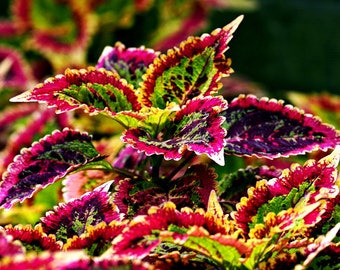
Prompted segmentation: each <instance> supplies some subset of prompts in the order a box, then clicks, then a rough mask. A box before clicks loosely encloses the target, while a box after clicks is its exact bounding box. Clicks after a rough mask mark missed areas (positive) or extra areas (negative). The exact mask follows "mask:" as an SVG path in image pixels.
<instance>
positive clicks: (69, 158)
mask: <svg viewBox="0 0 340 270" xmlns="http://www.w3.org/2000/svg"><path fill="white" fill-rule="evenodd" d="M80 168H84V169H85V168H87V169H90V168H92V169H94V168H98V169H109V168H110V164H109V163H108V162H106V161H105V160H103V157H102V156H100V155H99V153H98V152H97V150H96V149H95V148H94V146H93V145H92V143H91V137H90V136H89V135H88V134H86V133H80V132H78V131H73V130H70V129H67V128H65V129H64V130H63V131H56V132H54V133H53V134H51V135H48V136H46V137H44V138H43V139H41V140H40V141H39V142H37V143H33V145H32V147H31V148H29V149H25V150H23V151H22V152H21V154H20V155H18V156H16V158H15V159H14V161H13V163H11V164H10V165H9V167H8V170H7V172H5V174H4V176H3V180H2V182H1V186H0V206H1V207H5V208H10V207H11V206H12V205H13V204H15V203H17V202H22V201H23V200H25V199H26V198H29V197H32V196H33V194H34V193H35V192H36V191H38V190H39V189H41V188H44V187H46V186H48V185H50V184H52V183H54V182H55V181H57V180H59V179H61V178H63V177H64V176H65V175H66V174H68V173H70V172H72V171H75V170H77V169H80Z"/></svg>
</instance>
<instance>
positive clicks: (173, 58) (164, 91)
mask: <svg viewBox="0 0 340 270" xmlns="http://www.w3.org/2000/svg"><path fill="white" fill-rule="evenodd" d="M241 21H242V16H240V17H238V18H237V19H236V20H234V21H233V22H231V23H230V24H228V25H227V26H225V27H224V28H222V29H216V30H215V31H213V32H212V33H211V34H210V35H208V34H205V35H202V36H201V37H189V38H188V39H187V40H186V41H184V42H182V43H181V45H180V47H179V48H177V47H175V48H174V49H171V50H169V51H168V52H167V54H166V55H160V56H159V57H158V58H156V59H155V61H154V62H153V64H152V65H151V66H150V68H149V69H148V70H147V73H146V75H145V77H144V81H143V83H142V86H141V94H142V102H143V104H145V105H146V106H148V107H151V106H154V107H157V108H161V109H164V108H166V106H168V104H169V103H172V102H174V103H176V104H179V105H184V104H185V103H186V102H187V101H188V100H190V99H192V98H194V97H196V96H199V95H210V94H212V93H214V92H216V91H217V90H218V89H219V88H220V85H219V83H218V82H219V80H220V79H221V77H222V76H225V75H227V74H229V73H231V72H232V69H231V68H230V64H231V61H230V59H226V57H225V56H224V52H225V51H226V50H227V48H228V47H227V44H228V42H229V41H230V39H231V38H232V34H233V32H234V31H235V30H236V28H237V27H238V25H239V24H240V22H241Z"/></svg>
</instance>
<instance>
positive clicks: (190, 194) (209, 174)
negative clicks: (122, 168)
mask: <svg viewBox="0 0 340 270" xmlns="http://www.w3.org/2000/svg"><path fill="white" fill-rule="evenodd" d="M215 179H216V174H215V173H214V171H213V169H211V168H208V167H207V166H205V165H202V164H196V165H193V166H191V167H190V168H189V169H188V170H187V171H186V172H185V173H184V175H183V176H181V177H179V178H175V179H173V180H171V181H169V184H168V186H169V187H168V188H167V189H166V190H165V189H162V188H160V187H159V186H156V185H154V184H152V183H149V182H147V183H145V182H143V181H141V180H140V179H138V178H136V179H129V178H126V179H123V180H120V181H119V183H118V184H117V186H116V193H115V194H114V203H115V204H116V205H117V206H118V207H119V210H120V211H121V212H122V213H126V214H127V215H129V216H135V215H142V214H146V213H147V211H148V209H149V208H150V207H151V206H154V205H162V204H163V203H164V202H166V201H171V202H173V203H175V204H176V206H177V207H178V208H182V207H191V208H192V209H197V208H200V207H206V206H207V205H208V198H209V195H210V191H211V190H212V189H214V188H215V186H216V181H215Z"/></svg>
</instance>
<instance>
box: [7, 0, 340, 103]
mask: <svg viewBox="0 0 340 270" xmlns="http://www.w3.org/2000/svg"><path fill="white" fill-rule="evenodd" d="M240 14H245V19H244V21H243V23H242V24H241V26H240V28H239V29H238V31H237V32H236V34H235V38H234V39H233V40H232V42H231V45H230V47H231V49H230V51H229V52H228V54H229V56H230V57H231V58H232V60H233V65H232V66H233V68H234V70H235V71H236V73H235V74H236V75H239V76H244V77H245V78H247V79H248V80H250V81H252V82H255V83H257V84H258V85H259V86H261V88H262V89H264V90H266V91H265V92H266V95H268V96H270V97H276V98H285V97H286V96H285V93H286V91H290V90H294V91H301V92H320V91H327V92H330V93H334V94H338V93H339V91H340V87H339V86H340V76H339V74H340V33H339V31H338V25H340V16H339V15H340V2H339V1H336V0H189V1H184V0H99V1H95V0H2V1H0V19H1V20H0V45H1V46H9V47H12V48H15V49H16V50H17V51H18V52H19V53H21V54H22V55H23V56H24V59H26V60H27V61H28V62H29V64H30V65H31V66H32V67H33V74H34V76H35V78H36V79H37V80H38V81H39V80H41V79H42V78H44V77H47V76H52V75H55V73H60V72H62V70H63V69H65V68H66V67H82V66H87V65H89V64H92V65H93V64H95V63H96V61H97V59H98V57H99V56H100V53H101V51H102V50H103V48H104V47H105V46H106V45H114V43H115V42H116V41H121V42H123V43H124V44H125V45H126V46H129V47H138V46H141V45H145V46H146V47H152V48H155V49H157V50H161V51H165V50H166V49H168V48H169V47H171V46H173V45H178V43H179V42H180V41H181V40H183V39H185V38H186V36H188V35H198V34H201V33H204V32H210V31H211V30H213V29H214V28H217V27H222V26H224V25H225V24H227V23H228V22H230V21H231V20H232V19H234V18H235V17H237V16H238V15H240ZM2 58H4V57H2ZM0 60H3V59H1V58H0ZM243 87H244V86H243ZM245 92H247V89H245Z"/></svg>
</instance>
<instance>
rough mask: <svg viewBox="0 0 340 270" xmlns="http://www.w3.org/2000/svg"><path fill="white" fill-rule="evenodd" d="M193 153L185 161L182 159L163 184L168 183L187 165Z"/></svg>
mask: <svg viewBox="0 0 340 270" xmlns="http://www.w3.org/2000/svg"><path fill="white" fill-rule="evenodd" d="M195 156H196V155H195V153H191V154H190V155H189V156H188V157H187V158H186V159H184V160H183V161H182V162H181V163H180V164H179V165H178V166H177V167H176V168H175V169H174V170H173V171H172V172H171V173H170V174H169V175H168V176H167V177H166V178H165V182H170V181H171V179H172V178H173V177H174V176H175V175H176V174H177V173H178V172H179V171H180V170H181V169H183V168H184V167H185V165H187V164H188V163H189V162H190V161H191V160H192V159H193V158H194V157H195Z"/></svg>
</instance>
